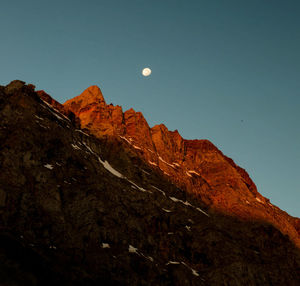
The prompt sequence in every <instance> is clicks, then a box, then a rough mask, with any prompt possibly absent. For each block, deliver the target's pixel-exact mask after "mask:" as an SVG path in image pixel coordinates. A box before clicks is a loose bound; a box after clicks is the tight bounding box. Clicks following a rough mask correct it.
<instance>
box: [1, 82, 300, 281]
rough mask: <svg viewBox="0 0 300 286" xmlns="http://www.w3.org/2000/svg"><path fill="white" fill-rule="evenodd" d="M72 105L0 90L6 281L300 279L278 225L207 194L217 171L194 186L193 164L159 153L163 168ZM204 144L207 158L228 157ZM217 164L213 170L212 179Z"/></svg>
mask: <svg viewBox="0 0 300 286" xmlns="http://www.w3.org/2000/svg"><path fill="white" fill-rule="evenodd" d="M50 102H52V104H50ZM60 108H63V107H62V105H61V104H59V103H57V102H55V101H54V100H53V99H51V97H50V96H46V95H45V94H44V93H41V92H35V91H34V87H33V86H32V85H26V84H25V83H24V82H21V81H14V82H12V83H10V84H9V85H8V86H6V87H0V150H1V152H0V166H1V172H0V241H1V243H0V257H1V259H0V263H1V267H0V284H1V285H18V286H19V285H20V286H21V285H22V286H23V285H99V284H100V285H136V286H138V285H178V286H181V285H189V286H194V285H295V286H296V285H299V281H300V276H299V275H300V272H299V267H300V252H299V248H296V246H295V242H292V240H291V239H290V238H289V237H288V236H287V235H285V234H283V232H282V231H279V228H276V227H275V226H274V224H272V223H270V222H268V221H267V220H265V219H263V218H261V219H259V218H255V217H251V218H249V219H247V218H245V217H244V218H243V217H240V216H238V215H237V214H234V213H230V212H227V213H224V212H221V211H220V210H218V209H217V208H214V207H213V204H212V203H213V198H212V199H211V201H210V197H209V196H207V201H208V202H212V203H211V204H209V203H205V200H203V197H204V194H205V192H206V191H210V189H209V186H208V185H207V182H205V181H204V179H205V178H203V181H202V179H201V178H202V177H200V176H198V175H197V174H195V173H193V172H191V173H190V175H191V176H192V177H190V176H188V175H186V174H183V175H184V178H188V179H189V180H190V181H191V182H190V185H188V184H186V183H185V182H182V185H180V184H179V183H176V182H175V179H174V176H175V175H174V174H176V172H179V175H180V174H181V173H185V172H186V169H184V168H187V167H189V165H184V164H185V163H184V162H185V161H184V162H183V163H182V162H181V164H182V166H181V167H180V169H179V168H178V169H179V171H175V170H176V168H175V169H174V168H172V167H170V166H169V165H167V164H166V163H169V164H173V161H171V160H170V161H165V162H166V163H165V162H163V161H162V160H161V159H163V160H164V159H169V158H170V159H172V157H167V156H164V154H161V153H158V154H157V155H153V154H152V153H151V152H150V151H148V152H149V153H151V154H152V155H151V156H154V157H153V158H155V159H156V160H157V161H156V162H157V166H155V165H152V164H150V163H149V162H148V160H146V159H145V158H147V157H144V155H143V154H144V153H142V152H143V149H145V148H146V147H145V146H141V145H140V146H137V145H135V144H137V143H139V142H134V141H133V140H134V139H133V138H129V137H128V136H127V137H125V136H123V137H124V138H125V139H124V138H121V137H119V135H118V136H115V135H114V136H111V135H108V134H106V135H104V136H101V137H99V138H98V137H96V136H95V135H93V134H92V130H96V131H95V132H99V129H97V128H95V129H93V128H91V129H88V128H85V129H81V128H80V126H81V122H80V119H79V118H78V117H77V116H76V115H75V114H74V113H72V111H68V110H64V109H62V110H61V111H60V110H59V109H60ZM85 112H86V111H85ZM104 114H107V113H104ZM134 116H135V114H133V117H134ZM102 119H103V118H102ZM104 119H105V120H106V118H105V117H104ZM131 120H132V119H131ZM130 122H131V123H132V121H130ZM104 123H105V122H104ZM106 123H107V122H106ZM133 123H134V121H133ZM88 127H91V126H88ZM133 127H134V126H133ZM133 127H132V126H131V127H130V128H132V130H133V131H135V129H134V128H133ZM123 128H124V126H123ZM161 129H164V128H163V127H162V126H161ZM119 130H122V129H119ZM130 130H131V129H130ZM132 130H131V131H130V132H132ZM172 134H173V135H174V138H175V139H174V140H175V141H176V140H177V141H176V142H179V143H180V142H181V143H183V142H184V141H181V139H180V137H178V134H176V132H173V133H172ZM125 135H126V134H125ZM158 135H159V136H158V139H159V138H161V136H163V135H168V132H166V133H164V132H161V131H160V130H158ZM167 138H169V137H167ZM130 139H132V140H130ZM158 139H155V141H156V144H157V143H158V142H162V141H161V140H160V139H159V140H158ZM169 139H170V138H169ZM179 139H180V140H179ZM201 142H202V141H201ZM150 143H151V142H150ZM179 143H178V146H181V145H180V144H181V143H180V144H179ZM196 143H197V142H196ZM196 143H195V142H192V143H191V145H192V147H193V146H194V145H195V144H196ZM197 144H199V143H197ZM197 144H196V145H197ZM201 144H203V146H202V145H201V146H200V147H201V148H202V152H203V154H200V155H201V156H202V157H201V158H200V159H202V160H203V159H206V160H207V158H208V159H209V158H210V159H214V160H215V156H217V158H219V160H220V161H221V163H222V162H223V163H224V161H226V159H225V158H223V157H222V156H223V155H221V154H222V153H221V151H220V153H219V152H213V151H216V150H215V148H216V147H214V146H213V145H212V144H211V143H208V142H207V141H203V142H202V143H201ZM149 145H151V144H149ZM163 146H164V145H163ZM175 146H177V145H175ZM135 147H138V148H141V149H137V148H135ZM173 147H174V146H173ZM194 147H195V146H194ZM198 147H199V146H198V145H197V148H198ZM153 148H156V147H155V146H153ZM174 148H175V147H174ZM189 148H191V146H188V148H187V150H186V155H188V154H190V153H189V152H190V151H189V150H190V149H189ZM157 149H159V148H157ZM159 150H160V149H159ZM183 150H185V148H183ZM155 151H157V150H156V149H155ZM166 154H167V155H168V156H171V155H172V154H170V153H169V154H168V153H166ZM180 154H181V153H176V154H175V155H176V156H178V157H176V158H181V157H180V156H182V154H181V155H180ZM173 155H174V154H173ZM175 155H174V156H175ZM200 155H198V157H199V156H200ZM145 156H148V153H146V154H145ZM159 156H162V157H161V159H159ZM186 158H188V156H186ZM196 159H197V158H196ZM221 159H222V160H221ZM176 162H177V161H176ZM176 162H174V163H176ZM214 162H215V163H218V162H216V161H213V160H211V162H207V161H206V163H205V164H204V165H205V166H202V169H200V171H201V174H202V173H203V176H204V175H206V174H205V172H204V171H205V170H206V171H208V170H210V169H209V168H210V167H211V165H212V164H213V163H214ZM226 162H227V161H226ZM208 163H210V165H209V166H208V167H209V168H208V167H207V166H206V165H207V164H208ZM224 164H225V163H224ZM226 164H229V163H228V162H227V163H226ZM232 164H233V163H232ZM165 165H166V166H165ZM164 166H165V167H164ZM175 166H176V165H174V167H175ZM159 167H160V168H161V169H160V168H159ZM204 167H205V168H204ZM217 167H219V165H218V164H217ZM227 167H228V166H227ZM167 168H171V169H170V170H174V174H173V177H171V176H167V175H166V174H164V171H166V170H168V169H167ZM207 168H208V169H207ZM228 168H229V167H228ZM230 168H233V167H232V166H231V165H230ZM188 170H189V171H193V170H192V169H188ZM217 170H218V168H217ZM234 170H235V169H234ZM195 172H196V171H195ZM237 173H238V172H237V171H236V172H234V174H235V175H236V174H237ZM170 175H172V174H170ZM179 175H178V178H179V179H181V177H180V176H181V175H180V176H179ZM183 175H182V176H183ZM215 175H216V174H214V176H212V177H208V178H209V179H211V180H213V177H215ZM221 175H222V174H221ZM239 176H240V175H239ZM216 178H217V179H218V180H221V181H218V180H217V183H219V184H221V185H222V176H221V177H216ZM240 178H241V177H240ZM186 182H188V181H186ZM209 183H213V184H216V182H215V181H213V182H209ZM179 185H180V186H179ZM189 186H192V187H193V188H195V187H196V186H198V187H199V189H200V195H202V196H199V194H198V195H197V194H196V193H195V192H192V189H189ZM206 188H207V189H206ZM221 191H222V188H221V187H220V190H219V191H213V192H215V193H216V192H221ZM235 192H237V193H239V189H236V190H235ZM213 194H214V193H213ZM247 194H248V193H247ZM249 194H250V195H251V192H250V191H249ZM240 195H243V193H242V192H241V194H240ZM204 199H205V198H204ZM253 200H255V201H256V199H255V197H254V199H253ZM229 203H230V202H229ZM258 204H261V205H262V206H265V204H262V203H260V202H258V201H257V203H256V204H253V206H252V205H251V207H250V209H249V211H253V208H255V206H256V205H258ZM258 206H260V205H258ZM274 208H275V207H274ZM272 209H273V208H272ZM272 209H271V208H262V207H260V208H258V210H260V211H263V210H266V211H267V210H269V211H271V210H272ZM275 210H276V209H275ZM278 212H279V213H278V215H281V216H282V213H281V212H280V211H278ZM288 218H290V219H291V220H292V217H284V216H282V220H284V222H285V223H288V222H287V219H288ZM298 221H299V220H298ZM290 224H292V221H291V223H290Z"/></svg>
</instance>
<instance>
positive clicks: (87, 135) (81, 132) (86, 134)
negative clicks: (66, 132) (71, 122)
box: [75, 129, 90, 136]
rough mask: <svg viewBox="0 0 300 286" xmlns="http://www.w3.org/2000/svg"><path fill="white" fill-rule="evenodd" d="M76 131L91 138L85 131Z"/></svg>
mask: <svg viewBox="0 0 300 286" xmlns="http://www.w3.org/2000/svg"><path fill="white" fill-rule="evenodd" d="M75 131H77V132H80V133H82V134H84V135H86V136H90V135H89V134H87V133H85V132H83V131H82V130H80V129H75Z"/></svg>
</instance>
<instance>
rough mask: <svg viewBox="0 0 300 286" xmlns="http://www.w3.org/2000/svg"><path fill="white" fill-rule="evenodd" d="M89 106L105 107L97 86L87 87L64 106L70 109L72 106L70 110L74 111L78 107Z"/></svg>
mask: <svg viewBox="0 0 300 286" xmlns="http://www.w3.org/2000/svg"><path fill="white" fill-rule="evenodd" d="M91 104H97V105H99V104H100V105H101V106H106V102H105V100H104V97H103V95H102V92H101V89H100V88H99V87H98V86H97V85H92V86H90V87H88V88H87V89H86V90H84V91H83V92H82V93H81V94H80V95H78V96H76V97H75V98H73V99H71V100H68V101H66V102H65V103H64V106H67V107H70V105H72V108H73V109H75V110H76V109H78V107H81V106H88V105H91Z"/></svg>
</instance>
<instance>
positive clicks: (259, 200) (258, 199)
mask: <svg viewBox="0 0 300 286" xmlns="http://www.w3.org/2000/svg"><path fill="white" fill-rule="evenodd" d="M255 199H256V200H257V201H258V202H259V203H261V204H263V203H264V202H263V201H262V200H261V199H260V198H257V197H256V198H255Z"/></svg>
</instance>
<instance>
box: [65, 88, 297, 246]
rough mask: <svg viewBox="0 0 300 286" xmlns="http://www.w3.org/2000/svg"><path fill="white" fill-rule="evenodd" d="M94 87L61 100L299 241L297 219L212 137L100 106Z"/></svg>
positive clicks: (161, 165) (98, 129) (101, 132)
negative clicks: (188, 135)
mask: <svg viewBox="0 0 300 286" xmlns="http://www.w3.org/2000/svg"><path fill="white" fill-rule="evenodd" d="M95 90H96V92H99V91H100V89H99V88H98V89H95V86H92V87H90V88H87V89H86V90H85V91H84V92H83V93H82V94H80V95H79V96H77V97H75V98H73V99H69V100H67V101H66V102H65V103H64V104H63V106H64V108H65V109H66V110H68V111H71V112H73V113H74V114H75V115H76V116H77V117H78V118H79V119H80V124H81V128H87V129H89V130H90V131H91V133H92V134H94V135H95V136H96V137H99V138H101V137H103V136H106V135H107V136H119V137H120V138H122V139H123V140H125V141H126V142H127V143H128V144H129V145H131V146H132V147H133V148H134V149H135V151H136V152H138V153H140V156H141V157H143V158H144V159H145V161H148V163H149V164H150V165H151V166H152V167H153V168H157V169H160V170H161V171H162V172H163V173H164V174H165V175H166V176H168V177H169V178H170V180H171V181H173V182H174V183H176V184H178V185H179V186H180V187H183V186H185V187H186V188H187V191H190V192H191V193H193V194H195V195H196V196H198V197H199V198H200V200H202V201H204V202H205V203H206V204H208V205H210V206H212V207H213V208H216V209H217V210H220V211H223V212H225V213H231V214H233V215H237V216H238V217H240V218H243V219H249V217H250V218H251V217H252V218H257V219H265V220H267V221H269V222H271V223H273V224H274V225H275V226H277V227H279V229H280V230H281V231H283V233H285V234H288V235H289V236H290V237H291V238H292V239H293V240H294V241H295V243H296V244H297V245H298V246H300V239H299V234H300V229H299V227H298V225H299V222H297V220H298V219H293V218H291V217H290V216H289V215H288V214H287V213H285V212H283V211H281V210H280V209H279V208H277V207H276V206H274V205H273V204H271V203H270V200H269V199H267V198H265V197H263V196H262V195H261V194H260V193H259V192H258V191H257V188H256V186H255V184H254V182H253V181H252V180H251V178H250V176H249V174H248V173H247V172H246V170H245V169H243V168H241V167H239V166H237V165H236V164H235V163H234V161H233V160H232V159H231V158H229V157H227V156H225V155H224V154H223V153H222V152H221V151H220V150H219V149H218V148H217V147H216V146H215V145H213V143H211V142H210V141H208V140H206V139H204V140H203V139H202V140H198V139H194V140H186V139H183V138H182V137H181V135H180V134H179V132H178V131H176V130H175V131H169V130H168V129H167V127H166V126H165V125H164V124H160V125H155V126H153V127H151V128H150V126H149V125H148V123H147V121H146V119H145V118H144V116H143V114H142V113H141V112H135V111H134V110H133V109H129V110H127V111H125V112H123V111H122V108H121V107H120V106H118V105H117V106H113V105H112V104H110V105H106V104H101V105H100V107H99V106H98V105H97V104H96V103H95V102H93V100H91V99H90V98H89V96H90V95H91V94H92V93H93V92H94V91H95ZM100 93H101V91H100ZM101 96H102V98H103V95H102V93H101ZM103 101H104V98H103ZM104 102H105V101H104ZM265 209H266V210H265Z"/></svg>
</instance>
